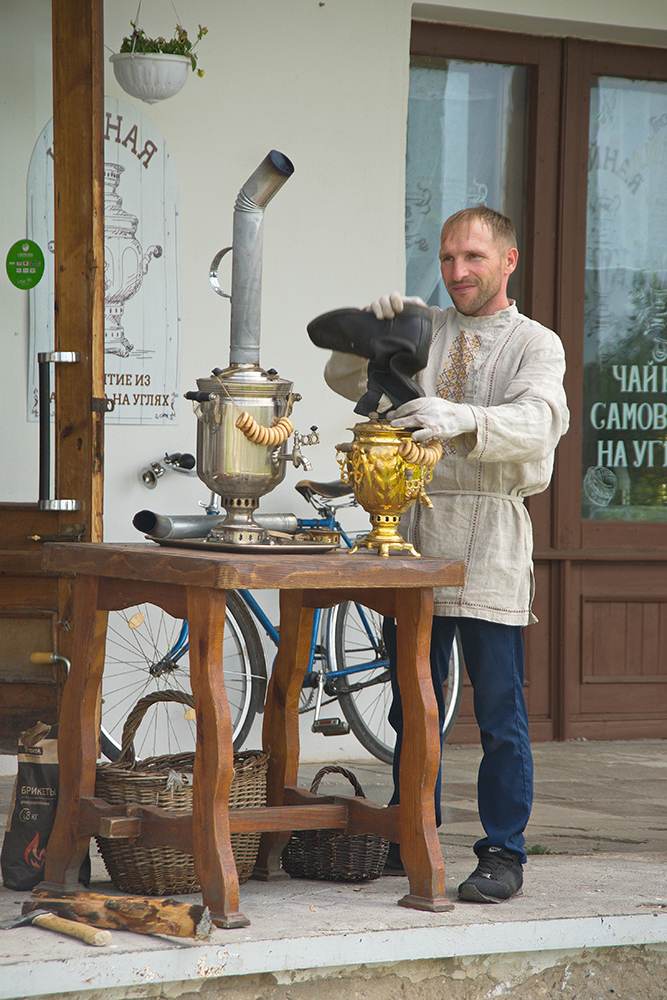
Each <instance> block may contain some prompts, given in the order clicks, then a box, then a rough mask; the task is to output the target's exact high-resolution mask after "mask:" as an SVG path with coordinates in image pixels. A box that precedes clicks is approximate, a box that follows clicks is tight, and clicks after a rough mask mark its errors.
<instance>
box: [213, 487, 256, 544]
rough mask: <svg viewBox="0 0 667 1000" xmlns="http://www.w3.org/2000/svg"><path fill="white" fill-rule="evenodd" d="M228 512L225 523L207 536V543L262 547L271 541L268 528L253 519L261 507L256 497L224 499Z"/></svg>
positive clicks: (219, 524)
mask: <svg viewBox="0 0 667 1000" xmlns="http://www.w3.org/2000/svg"><path fill="white" fill-rule="evenodd" d="M222 506H223V507H224V508H225V510H226V511H227V517H226V518H225V520H224V521H219V522H218V523H217V524H216V526H215V528H212V529H211V531H209V533H208V535H207V536H206V541H207V542H225V544H227V545H229V544H231V545H239V546H242V545H258V544H259V545H262V544H266V543H267V542H268V541H269V534H268V532H267V530H266V528H262V527H261V525H259V524H257V522H256V521H255V520H254V518H253V514H254V513H255V511H256V510H257V508H258V506H259V501H258V500H257V499H256V498H255V497H222Z"/></svg>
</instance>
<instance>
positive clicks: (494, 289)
mask: <svg viewBox="0 0 667 1000" xmlns="http://www.w3.org/2000/svg"><path fill="white" fill-rule="evenodd" d="M501 285H502V282H501V279H500V277H498V278H496V279H495V280H493V279H489V282H486V283H485V284H484V285H481V284H479V283H477V292H476V293H475V296H474V297H473V299H472V300H469V301H468V302H464V303H462V306H463V308H461V306H458V305H457V304H456V299H455V298H454V295H455V294H456V288H452V291H451V292H450V293H449V294H450V297H451V299H452V302H453V303H454V305H455V306H456V308H457V309H458V311H459V312H460V313H461V314H462V315H463V316H474V315H475V313H476V312H479V310H480V309H483V308H484V306H485V305H486V304H487V302H490V301H491V299H493V298H495V296H496V295H497V294H498V292H499V291H500V289H501ZM452 293H454V294H452Z"/></svg>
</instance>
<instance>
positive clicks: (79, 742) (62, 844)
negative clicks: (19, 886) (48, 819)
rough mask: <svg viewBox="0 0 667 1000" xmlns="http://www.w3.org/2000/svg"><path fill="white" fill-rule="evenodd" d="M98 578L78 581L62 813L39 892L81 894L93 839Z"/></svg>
mask: <svg viewBox="0 0 667 1000" xmlns="http://www.w3.org/2000/svg"><path fill="white" fill-rule="evenodd" d="M97 589H98V579H97V577H90V576H77V577H76V579H75V581H74V604H73V614H72V618H73V621H74V641H73V649H72V664H71V669H70V673H69V676H68V678H67V681H66V683H65V687H64V690H63V700H62V705H61V709H60V718H59V725H58V760H59V764H60V767H59V793H58V808H57V810H56V818H55V822H54V824H53V829H52V831H51V835H50V837H49V842H48V845H47V850H46V864H45V869H44V882H42V883H41V884H40V886H39V888H49V889H53V888H57V889H68V890H80V889H83V886H82V885H80V884H79V869H80V867H81V862H82V861H83V859H84V858H85V856H86V851H87V850H88V845H89V843H90V837H80V836H79V816H80V811H81V799H82V797H88V796H92V795H94V794H95V771H96V762H97V740H98V731H99V708H98V705H99V690H100V683H101V680H102V672H103V670H104V643H105V638H106V625H107V614H106V612H103V611H101V612H98V611H97Z"/></svg>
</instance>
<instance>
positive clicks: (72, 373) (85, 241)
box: [52, 0, 104, 541]
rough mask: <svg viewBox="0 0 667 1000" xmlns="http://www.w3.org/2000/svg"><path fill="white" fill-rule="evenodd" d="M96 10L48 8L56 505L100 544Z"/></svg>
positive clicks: (97, 5) (86, 2)
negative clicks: (74, 503) (66, 507)
mask: <svg viewBox="0 0 667 1000" xmlns="http://www.w3.org/2000/svg"><path fill="white" fill-rule="evenodd" d="M102 14H103V0H53V4H52V41H53V138H54V194H55V350H56V351H77V352H78V353H79V354H80V356H81V360H80V361H79V362H78V363H74V364H59V363H56V364H55V365H54V367H55V376H54V380H53V384H54V385H55V398H56V445H55V485H56V498H57V499H60V500H64V499H68V500H79V501H80V502H81V510H80V511H67V512H63V513H62V514H61V525H62V524H68V523H71V522H73V521H77V522H80V523H85V525H86V535H85V539H86V540H87V541H101V540H102V513H103V507H102V490H103V448H104V413H103V412H97V411H96V410H95V409H94V406H93V399H102V398H103V396H104V200H103V199H104V150H103V138H102V114H103V108H104V96H103V94H104V84H103V63H102V32H103V16H102Z"/></svg>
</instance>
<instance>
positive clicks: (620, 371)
mask: <svg viewBox="0 0 667 1000" xmlns="http://www.w3.org/2000/svg"><path fill="white" fill-rule="evenodd" d="M582 477H583V478H582V517H583V518H584V519H587V520H596V521H626V522H627V521H667V83H661V82H647V81H642V80H629V79H622V78H618V77H610V76H597V77H594V78H593V86H592V90H591V103H590V134H589V158H588V208H587V236H586V284H585V317H584V406H583V469H582Z"/></svg>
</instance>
